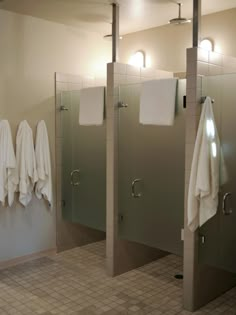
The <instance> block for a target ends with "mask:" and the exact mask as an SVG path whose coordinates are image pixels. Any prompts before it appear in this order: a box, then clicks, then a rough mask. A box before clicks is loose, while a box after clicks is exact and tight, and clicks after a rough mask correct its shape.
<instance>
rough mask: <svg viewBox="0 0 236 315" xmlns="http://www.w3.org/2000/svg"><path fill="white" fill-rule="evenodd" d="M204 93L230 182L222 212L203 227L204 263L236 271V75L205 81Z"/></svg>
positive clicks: (223, 190)
mask: <svg viewBox="0 0 236 315" xmlns="http://www.w3.org/2000/svg"><path fill="white" fill-rule="evenodd" d="M202 85H203V93H204V94H205V95H209V96H211V97H212V98H213V99H215V103H214V105H213V109H214V113H215V115H216V117H217V128H218V132H219V136H220V139H221V145H222V150H223V154H224V159H225V165H226V169H227V173H228V180H227V182H226V183H225V184H224V185H223V186H222V187H221V191H220V194H219V196H220V200H219V206H218V212H217V215H216V216H215V217H213V218H212V219H210V220H209V221H208V222H207V223H206V224H205V225H203V226H202V227H201V228H200V235H201V236H202V238H200V239H201V240H202V242H200V245H199V246H200V248H199V254H200V262H201V263H205V264H209V265H212V266H215V267H219V268H223V269H225V270H227V271H231V272H234V273H235V272H236V164H235V161H236V124H235V117H236V93H235V86H236V74H225V75H219V76H209V77H205V78H204V79H203V84H202Z"/></svg>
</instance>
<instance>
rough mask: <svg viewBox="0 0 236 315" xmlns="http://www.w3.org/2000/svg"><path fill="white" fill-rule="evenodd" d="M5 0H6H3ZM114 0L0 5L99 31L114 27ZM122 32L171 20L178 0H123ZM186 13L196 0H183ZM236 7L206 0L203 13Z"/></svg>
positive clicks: (6, 1)
mask: <svg viewBox="0 0 236 315" xmlns="http://www.w3.org/2000/svg"><path fill="white" fill-rule="evenodd" d="M0 1H2V0H0ZM111 2H112V0H3V2H0V8H1V9H6V10H10V11H14V12H18V13H22V14H26V15H31V16H35V17H39V18H42V19H46V20H49V21H55V22H58V23H63V24H66V25H71V26H75V27H81V28H85V29H88V30H93V31H98V32H100V33H101V34H103V35H105V34H107V33H110V31H111V25H110V23H111V5H110V3H111ZM118 2H119V4H120V32H121V34H127V33H131V32H136V31H139V30H144V29H148V28H152V27H156V26H160V25H164V24H167V23H168V20H169V19H172V18H175V17H176V16H177V9H178V8H177V5H176V2H178V0H119V1H118ZM181 2H182V3H183V4H184V5H183V8H182V15H183V16H184V17H187V18H191V17H192V3H193V1H192V0H181ZM231 8H236V0H202V14H204V15H205V14H210V13H214V12H218V11H223V10H227V9H231Z"/></svg>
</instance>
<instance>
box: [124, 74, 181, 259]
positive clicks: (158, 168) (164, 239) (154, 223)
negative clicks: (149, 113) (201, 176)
mask: <svg viewBox="0 0 236 315" xmlns="http://www.w3.org/2000/svg"><path fill="white" fill-rule="evenodd" d="M185 84H186V81H185V80H179V86H178V100H177V108H176V117H175V123H174V126H171V127H169V126H148V125H141V124H140V123H139V100H140V88H141V85H140V84H135V85H125V86H120V101H122V102H124V103H127V104H128V107H127V108H122V109H120V110H119V115H120V116H119V215H120V225H119V235H120V237H121V238H125V239H128V240H131V241H135V242H139V243H143V244H146V245H149V246H152V247H156V248H159V249H162V250H166V251H168V252H171V253H175V254H182V242H181V228H182V227H183V217H184V155H185V149H184V147H185V143H184V142H185V123H184V121H185V120H184V110H183V95H184V94H185V90H186V86H185ZM135 179H141V180H140V181H139V182H137V183H135V192H136V193H139V192H140V193H141V194H142V196H141V197H140V198H134V197H132V194H131V189H132V187H131V186H132V185H131V183H132V181H133V180H135Z"/></svg>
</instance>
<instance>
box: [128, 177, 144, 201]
mask: <svg viewBox="0 0 236 315" xmlns="http://www.w3.org/2000/svg"><path fill="white" fill-rule="evenodd" d="M141 180H142V179H141V178H136V179H135V180H133V181H132V184H131V187H132V197H134V198H140V197H141V196H142V194H141V193H138V194H136V192H135V185H136V183H138V182H140V181H141Z"/></svg>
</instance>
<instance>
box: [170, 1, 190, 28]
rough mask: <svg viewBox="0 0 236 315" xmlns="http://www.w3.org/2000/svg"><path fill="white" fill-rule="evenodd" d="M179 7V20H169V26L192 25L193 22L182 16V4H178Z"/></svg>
mask: <svg viewBox="0 0 236 315" xmlns="http://www.w3.org/2000/svg"><path fill="white" fill-rule="evenodd" d="M177 5H178V6H179V16H178V17H177V18H174V19H171V20H169V24H174V25H181V24H186V23H190V22H191V20H189V19H186V18H183V17H182V16H181V6H182V5H183V4H182V3H180V2H178V3H177Z"/></svg>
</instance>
